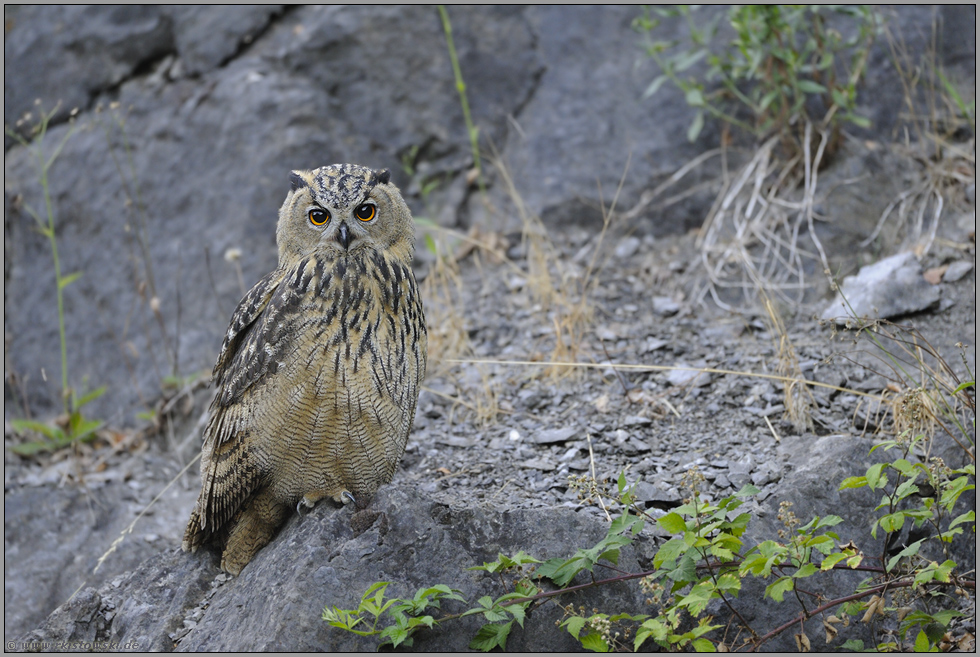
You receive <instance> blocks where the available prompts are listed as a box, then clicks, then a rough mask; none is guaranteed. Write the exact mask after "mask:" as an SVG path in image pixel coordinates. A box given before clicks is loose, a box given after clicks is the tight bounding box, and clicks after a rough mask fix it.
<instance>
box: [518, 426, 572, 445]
mask: <svg viewBox="0 0 980 657" xmlns="http://www.w3.org/2000/svg"><path fill="white" fill-rule="evenodd" d="M578 432H579V430H578V429H577V428H575V427H565V428H563V429H546V430H544V431H539V432H537V433H534V434H531V436H530V438H531V442H533V443H535V444H537V445H553V444H555V443H563V442H565V441H567V440H568V439H569V438H571V437H572V436H574V435H576V434H577V433H578Z"/></svg>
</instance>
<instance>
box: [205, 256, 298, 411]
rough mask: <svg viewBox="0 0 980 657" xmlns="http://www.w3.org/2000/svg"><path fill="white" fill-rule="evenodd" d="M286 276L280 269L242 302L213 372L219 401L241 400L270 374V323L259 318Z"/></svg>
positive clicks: (219, 402) (258, 284)
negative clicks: (266, 327) (267, 340)
mask: <svg viewBox="0 0 980 657" xmlns="http://www.w3.org/2000/svg"><path fill="white" fill-rule="evenodd" d="M285 277H286V272H285V271H283V270H282V269H277V270H276V271H274V272H272V273H271V274H269V275H268V276H265V277H264V278H263V279H262V280H260V281H259V282H258V283H256V284H255V285H254V286H253V287H252V289H251V290H249V291H248V294H246V295H245V296H244V297H243V298H242V300H241V301H240V302H239V303H238V307H237V308H236V309H235V312H234V314H233V315H232V317H231V324H230V325H229V326H228V332H227V333H226V334H225V339H224V342H222V344H221V352H220V353H219V354H218V360H217V362H215V364H214V372H213V373H212V380H213V381H214V384H215V386H216V387H217V389H218V396H217V399H216V400H215V401H216V403H217V404H219V405H220V406H228V405H230V404H231V403H232V402H234V401H236V400H238V399H241V396H242V393H243V392H245V390H247V389H248V388H249V387H251V386H252V385H253V384H254V383H255V382H256V381H258V380H259V379H260V378H262V376H264V375H265V374H266V373H267V372H266V370H267V369H268V366H269V362H268V358H267V357H266V353H265V351H264V350H263V349H262V348H261V344H260V343H261V342H262V341H263V339H264V338H265V337H266V336H265V335H264V333H265V331H263V330H262V325H263V324H265V323H267V322H262V321H258V320H259V318H260V317H262V315H263V313H264V312H265V311H266V309H267V308H268V307H269V302H270V301H271V300H272V297H273V296H274V295H275V294H276V292H277V291H278V290H279V286H280V284H281V283H282V281H283V279H284V278H285Z"/></svg>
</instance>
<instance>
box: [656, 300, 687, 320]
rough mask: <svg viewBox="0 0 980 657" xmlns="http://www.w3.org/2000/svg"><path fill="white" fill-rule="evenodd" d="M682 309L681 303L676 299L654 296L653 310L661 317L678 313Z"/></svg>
mask: <svg viewBox="0 0 980 657" xmlns="http://www.w3.org/2000/svg"><path fill="white" fill-rule="evenodd" d="M680 309H681V306H680V304H679V303H677V302H676V301H674V300H673V299H672V298H670V297H654V298H653V312H655V313H657V314H658V315H660V316H661V317H670V316H671V315H676V314H677V313H678V312H679V311H680Z"/></svg>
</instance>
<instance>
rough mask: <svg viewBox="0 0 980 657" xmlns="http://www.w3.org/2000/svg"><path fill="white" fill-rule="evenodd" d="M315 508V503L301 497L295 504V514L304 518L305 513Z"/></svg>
mask: <svg viewBox="0 0 980 657" xmlns="http://www.w3.org/2000/svg"><path fill="white" fill-rule="evenodd" d="M315 506H316V502H311V501H310V500H308V499H306V498H305V497H301V498H300V499H299V502H297V503H296V513H298V514H299V515H301V516H305V515H306V514H307V513H309V512H310V511H312V510H313V507H315Z"/></svg>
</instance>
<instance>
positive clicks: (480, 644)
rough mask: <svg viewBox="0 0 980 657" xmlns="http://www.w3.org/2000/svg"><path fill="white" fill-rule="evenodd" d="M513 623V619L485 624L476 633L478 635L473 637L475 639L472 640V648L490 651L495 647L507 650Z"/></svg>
mask: <svg viewBox="0 0 980 657" xmlns="http://www.w3.org/2000/svg"><path fill="white" fill-rule="evenodd" d="M511 625H513V621H511V622H507V623H503V624H495V623H490V624H487V625H484V626H483V627H481V628H480V631H479V632H477V633H476V636H475V637H473V640H472V641H470V646H469V647H470V649H471V650H482V651H483V652H490V651H491V650H493V649H494V648H500V649H501V650H506V649H507V637H508V636H510V628H511Z"/></svg>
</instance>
